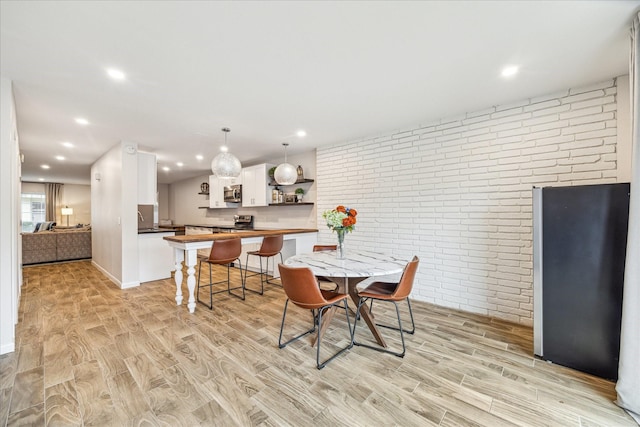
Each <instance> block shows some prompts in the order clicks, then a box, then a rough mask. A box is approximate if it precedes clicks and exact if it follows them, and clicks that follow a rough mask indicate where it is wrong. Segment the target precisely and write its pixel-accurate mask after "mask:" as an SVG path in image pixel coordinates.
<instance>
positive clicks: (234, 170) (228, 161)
mask: <svg viewBox="0 0 640 427" xmlns="http://www.w3.org/2000/svg"><path fill="white" fill-rule="evenodd" d="M222 132H224V148H223V149H222V153H220V154H218V155H217V156H215V157H214V158H213V160H212V161H211V171H212V172H213V173H214V174H215V175H216V176H217V177H218V178H237V177H238V176H240V172H242V164H241V163H240V160H238V158H237V157H236V156H234V155H233V154H231V153H229V152H228V151H227V150H228V148H227V134H228V133H229V132H231V129H229V128H222Z"/></svg>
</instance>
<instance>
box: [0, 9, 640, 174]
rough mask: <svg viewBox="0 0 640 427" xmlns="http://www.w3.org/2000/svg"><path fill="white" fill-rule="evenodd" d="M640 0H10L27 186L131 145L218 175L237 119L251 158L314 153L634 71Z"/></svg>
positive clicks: (7, 53) (5, 43)
mask: <svg viewBox="0 0 640 427" xmlns="http://www.w3.org/2000/svg"><path fill="white" fill-rule="evenodd" d="M639 6H640V2H639V1H580V2H574V1H571V2H570V1H566V2H564V1H548V2H547V1H511V2H507V1H496V2H483V1H470V2H464V1H456V2H438V1H429V2H415V1H414V2H382V1H375V2H367V1H358V2H330V1H323V2H293V1H285V2H276V1H270V2H204V1H200V2H195V1H192V2H178V1H176V2H172V1H155V2H152V1H127V2H124V1H122V2H121V1H111V2H109V1H106V2H93V1H83V2H80V1H68V2H60V1H44V2H39V1H6V0H2V2H0V16H1V21H0V23H1V25H0V28H1V38H0V42H1V44H0V48H1V51H0V52H1V56H0V66H1V68H0V72H1V74H2V76H3V77H6V78H9V79H11V80H13V84H14V94H15V99H16V107H17V114H18V131H19V136H20V146H21V150H22V152H23V153H24V155H25V162H24V164H23V180H24V181H37V180H38V179H39V178H44V180H46V181H55V182H63V183H88V182H89V170H90V165H91V164H92V163H93V162H94V161H95V160H97V159H98V158H99V157H100V156H101V155H102V154H103V153H104V152H105V151H106V150H108V149H109V148H111V147H113V146H114V145H115V144H117V143H118V142H119V141H123V140H125V141H132V142H137V143H138V144H139V147H140V149H141V150H144V151H150V152H154V153H156V154H157V155H158V162H159V165H160V166H164V165H168V166H169V167H171V171H170V172H168V173H167V172H160V173H159V182H161V183H168V182H175V181H177V180H180V179H184V178H188V177H192V176H197V175H202V174H206V173H208V171H209V163H210V161H211V159H212V158H213V156H214V155H215V154H216V153H217V152H218V147H219V145H221V143H222V141H223V140H224V137H223V133H222V132H221V131H220V129H221V128H222V127H225V126H227V127H230V128H231V133H230V134H229V146H230V149H231V152H233V153H234V154H236V155H237V156H238V157H239V158H240V160H241V161H242V162H243V163H244V164H252V163H257V162H259V161H264V160H267V159H274V158H279V157H280V156H281V155H282V146H281V143H282V142H289V143H290V144H291V145H290V147H289V153H296V152H303V151H308V150H310V149H313V148H315V147H319V146H323V145H330V144H336V143H339V142H345V141H349V140H353V139H357V138H363V137H366V136H371V135H376V134H381V133H387V132H391V131H393V130H396V129H401V128H405V127H408V126H415V125H418V124H420V123H425V122H429V121H431V120H434V119H438V118H443V117H449V116H452V115H459V114H462V113H464V112H469V111H475V110H479V109H484V108H487V107H489V106H492V105H497V104H504V103H509V102H512V101H517V100H521V99H526V98H528V97H533V96H540V95H544V94H548V93H553V92H555V91H558V90H562V89H567V88H570V87H576V86H580V85H585V84H590V83H595V82H598V81H601V80H606V79H609V78H612V77H615V76H618V75H623V74H627V73H628V71H627V70H628V68H627V67H628V65H627V64H628V52H629V40H628V31H629V27H630V24H631V20H632V18H633V14H634V11H636V10H637V9H638V7H639ZM507 64H517V65H519V66H520V68H521V72H520V73H519V74H518V75H517V76H516V77H515V78H513V79H509V80H506V79H503V78H501V77H500V70H501V68H502V67H503V66H505V65H507ZM108 67H116V68H119V69H121V70H123V71H124V72H125V73H126V74H127V76H128V79H127V80H126V81H124V82H115V81H112V80H110V79H109V78H107V76H106V73H105V69H106V68H108ZM78 116H82V117H86V118H87V119H88V120H89V121H90V122H91V124H90V125H89V126H86V127H81V126H79V125H77V124H76V123H75V122H74V118H75V117H78ZM299 129H304V130H306V131H307V133H308V135H307V136H306V137H305V138H298V137H296V136H295V132H296V131H297V130H299ZM63 141H70V142H72V143H73V144H74V145H75V147H74V148H73V149H68V148H65V147H63V146H62V145H61V143H62V142H63ZM197 153H200V154H202V155H204V158H205V159H204V160H203V161H197V160H196V159H195V155H196V154H197ZM54 155H64V156H65V157H66V160H64V161H58V160H55V159H54V158H53V156H54ZM178 161H181V162H184V166H183V167H181V168H179V167H177V166H176V162H178ZM43 163H47V164H50V165H51V169H49V170H48V171H45V170H42V169H41V168H40V165H41V164H43Z"/></svg>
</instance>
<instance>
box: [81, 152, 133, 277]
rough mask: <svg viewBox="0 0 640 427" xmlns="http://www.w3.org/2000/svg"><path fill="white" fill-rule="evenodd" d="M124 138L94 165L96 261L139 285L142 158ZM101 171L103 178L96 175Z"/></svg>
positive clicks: (111, 273)
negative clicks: (130, 148) (139, 167)
mask: <svg viewBox="0 0 640 427" xmlns="http://www.w3.org/2000/svg"><path fill="white" fill-rule="evenodd" d="M128 145H133V146H135V147H137V145H136V144H135V143H130V142H124V141H123V142H121V143H119V144H118V145H116V146H115V147H113V148H112V149H111V150H109V151H108V152H107V153H105V154H104V155H103V156H102V157H101V158H100V159H98V160H97V161H96V162H95V163H94V164H93V165H92V166H91V206H92V209H91V212H92V213H91V229H92V231H93V232H92V252H93V254H92V257H93V264H94V265H95V266H96V267H98V268H99V269H100V270H101V271H102V272H103V273H105V274H106V275H107V276H108V277H109V278H110V279H111V280H112V281H114V282H115V283H116V284H118V285H119V286H120V287H121V288H128V287H132V286H138V285H139V284H140V282H139V280H138V218H137V213H136V212H137V207H138V204H137V197H138V193H137V191H130V190H131V188H137V187H136V185H137V182H138V162H137V155H136V154H129V153H127V152H126V151H125V146H128ZM98 175H99V178H100V179H99V180H98V179H96V177H97V176H98Z"/></svg>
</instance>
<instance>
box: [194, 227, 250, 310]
mask: <svg viewBox="0 0 640 427" xmlns="http://www.w3.org/2000/svg"><path fill="white" fill-rule="evenodd" d="M241 253H242V244H241V243H240V238H237V237H236V238H232V239H224V240H216V241H214V242H213V245H212V246H211V252H210V253H209V258H203V259H201V260H200V267H199V268H198V296H197V300H198V302H199V303H201V304H203V305H205V306H207V307H209V310H212V309H213V294H219V293H221V292H225V290H224V289H223V290H220V291H215V292H214V291H213V285H217V284H220V283H224V282H225V280H221V281H219V282H215V283H213V282H212V281H213V276H212V274H211V265H213V264H216V265H226V266H227V280H226V282H227V290H226V291H227V292H228V293H229V295H233V296H234V297H236V298H240V299H241V300H243V301H244V298H245V293H244V283H245V280H244V279H243V277H242V262H241V261H240V254H241ZM236 260H237V261H238V264H239V266H240V268H239V270H240V283H241V285H240V286H236V287H234V288H232V287H231V280H230V279H231V277H230V268H231V264H232V263H233V262H234V261H236ZM203 262H206V263H208V264H209V284H208V285H201V284H200V276H201V275H202V263H203ZM207 286H208V287H209V305H207V304H205V303H204V302H203V301H201V300H200V288H204V287H207ZM235 289H242V296H240V295H236V294H234V293H233V292H231V291H232V290H235Z"/></svg>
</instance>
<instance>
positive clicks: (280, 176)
mask: <svg viewBox="0 0 640 427" xmlns="http://www.w3.org/2000/svg"><path fill="white" fill-rule="evenodd" d="M282 146H283V147H284V163H281V164H279V165H278V167H277V168H276V170H275V172H274V173H273V178H274V179H275V180H276V182H277V183H278V184H280V185H291V184H295V183H296V181H297V180H298V170H297V169H296V167H295V166H293V165H292V164H291V163H287V147H288V146H289V144H288V143H286V142H283V143H282Z"/></svg>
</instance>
